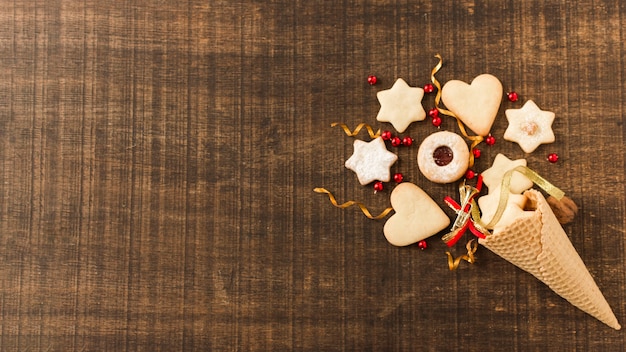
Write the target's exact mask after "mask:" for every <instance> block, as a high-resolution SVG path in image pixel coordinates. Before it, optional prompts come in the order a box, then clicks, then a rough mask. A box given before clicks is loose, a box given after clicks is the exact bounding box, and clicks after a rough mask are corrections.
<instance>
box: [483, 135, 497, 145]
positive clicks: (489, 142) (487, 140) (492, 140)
mask: <svg viewBox="0 0 626 352" xmlns="http://www.w3.org/2000/svg"><path fill="white" fill-rule="evenodd" d="M485 143H487V145H494V144H496V137H494V136H492V135H491V133H490V134H489V135H488V136H487V138H485Z"/></svg>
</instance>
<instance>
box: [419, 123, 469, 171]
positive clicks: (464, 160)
mask: <svg viewBox="0 0 626 352" xmlns="http://www.w3.org/2000/svg"><path fill="white" fill-rule="evenodd" d="M417 165H418V167H419V169H420V171H421V172H422V174H423V175H424V176H425V177H426V178H427V179H428V180H430V181H432V182H436V183H450V182H454V181H456V180H458V179H460V178H461V177H462V176H463V175H464V174H465V172H466V171H467V167H468V165H469V149H468V148H467V144H466V143H465V141H464V140H463V138H462V137H461V136H459V135H458V134H456V133H452V132H447V131H441V132H436V133H433V134H431V135H430V136H428V137H426V138H425V139H424V140H423V141H422V144H421V145H420V147H419V150H418V151H417Z"/></svg>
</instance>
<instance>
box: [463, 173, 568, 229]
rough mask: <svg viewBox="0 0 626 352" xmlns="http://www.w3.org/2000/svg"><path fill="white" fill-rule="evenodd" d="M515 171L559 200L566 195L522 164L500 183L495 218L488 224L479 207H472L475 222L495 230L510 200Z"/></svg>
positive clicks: (505, 174) (507, 174) (506, 175)
mask: <svg viewBox="0 0 626 352" xmlns="http://www.w3.org/2000/svg"><path fill="white" fill-rule="evenodd" d="M514 172H519V173H521V174H522V175H524V176H526V177H527V178H528V179H529V180H531V181H532V182H533V183H534V184H536V185H537V186H538V187H539V188H541V189H543V190H544V191H546V193H548V194H549V195H551V196H553V197H554V198H556V199H558V200H561V199H562V198H563V196H565V192H563V191H562V190H560V189H559V188H558V187H556V186H555V185H553V184H551V183H550V182H548V180H546V179H545V178H543V177H541V175H539V174H538V173H536V172H535V171H533V170H531V169H529V168H528V167H526V166H522V165H520V166H517V167H515V168H513V169H511V170H509V171H507V172H506V173H504V176H503V177H502V183H501V185H500V200H499V201H498V208H497V209H496V213H495V214H494V216H493V218H492V219H491V221H489V223H488V224H484V223H483V222H482V221H481V220H480V214H479V213H478V209H475V210H474V209H472V219H474V222H475V223H476V224H478V225H479V226H481V227H483V228H485V229H490V230H493V228H494V226H495V225H496V224H497V223H498V221H500V218H502V214H504V210H505V209H506V203H507V202H508V200H509V193H510V191H509V189H510V188H511V177H513V173H514ZM476 208H478V207H476Z"/></svg>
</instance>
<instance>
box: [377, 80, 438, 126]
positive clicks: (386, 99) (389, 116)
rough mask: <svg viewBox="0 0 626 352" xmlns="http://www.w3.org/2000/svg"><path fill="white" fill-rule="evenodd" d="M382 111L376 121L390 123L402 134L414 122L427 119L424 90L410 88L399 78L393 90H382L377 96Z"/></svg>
mask: <svg viewBox="0 0 626 352" xmlns="http://www.w3.org/2000/svg"><path fill="white" fill-rule="evenodd" d="M376 97H377V98H378V102H379V103H380V110H379V111H378V115H377V116H376V120H378V121H380V122H390V123H391V124H392V125H393V128H395V129H396V131H398V132H400V133H402V132H404V131H405V130H406V129H407V127H409V125H410V124H411V122H414V121H422V120H424V119H425V118H426V111H424V108H423V107H422V98H423V97H424V90H423V89H422V88H419V87H410V86H409V85H408V84H407V83H406V82H405V81H404V80H403V79H402V78H398V79H397V80H396V83H394V84H393V86H392V87H391V89H386V90H381V91H380V92H378V93H377V94H376Z"/></svg>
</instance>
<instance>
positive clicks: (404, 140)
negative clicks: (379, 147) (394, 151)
mask: <svg viewBox="0 0 626 352" xmlns="http://www.w3.org/2000/svg"><path fill="white" fill-rule="evenodd" d="M402 145H404V146H407V147H410V146H411V145H413V138H411V137H408V136H407V137H404V138H402Z"/></svg>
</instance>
